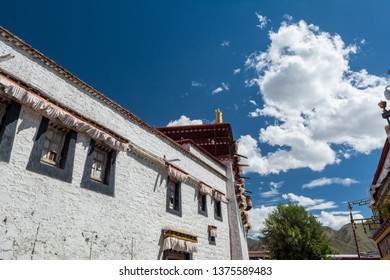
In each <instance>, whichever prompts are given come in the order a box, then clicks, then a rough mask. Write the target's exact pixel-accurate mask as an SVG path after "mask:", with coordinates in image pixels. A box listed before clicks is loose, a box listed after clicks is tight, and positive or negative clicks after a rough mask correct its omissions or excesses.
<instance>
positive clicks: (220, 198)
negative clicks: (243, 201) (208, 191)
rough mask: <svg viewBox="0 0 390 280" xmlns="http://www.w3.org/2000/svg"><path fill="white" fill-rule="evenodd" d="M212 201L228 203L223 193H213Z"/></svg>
mask: <svg viewBox="0 0 390 280" xmlns="http://www.w3.org/2000/svg"><path fill="white" fill-rule="evenodd" d="M214 199H215V200H216V201H222V202H228V198H227V197H226V195H224V194H223V193H220V192H219V191H215V192H214Z"/></svg>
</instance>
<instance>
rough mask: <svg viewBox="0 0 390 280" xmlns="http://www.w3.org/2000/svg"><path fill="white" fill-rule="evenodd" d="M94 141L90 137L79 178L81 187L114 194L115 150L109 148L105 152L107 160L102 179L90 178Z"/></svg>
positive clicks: (109, 194)
mask: <svg viewBox="0 0 390 280" xmlns="http://www.w3.org/2000/svg"><path fill="white" fill-rule="evenodd" d="M96 145H97V143H96V141H95V140H93V139H91V141H90V143H89V147H88V154H87V158H86V160H85V166H84V172H83V177H82V179H81V187H82V188H84V189H88V190H91V191H94V192H97V193H101V194H105V195H108V196H112V197H114V196H115V169H116V168H115V167H116V156H117V152H116V151H115V150H113V149H110V151H109V152H107V160H106V167H105V174H104V180H103V181H97V180H94V179H92V178H91V171H92V164H93V153H94V151H95V148H96Z"/></svg>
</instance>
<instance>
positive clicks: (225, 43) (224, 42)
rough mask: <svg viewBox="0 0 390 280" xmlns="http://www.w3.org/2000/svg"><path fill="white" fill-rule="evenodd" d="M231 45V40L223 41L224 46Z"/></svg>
mask: <svg viewBox="0 0 390 280" xmlns="http://www.w3.org/2000/svg"><path fill="white" fill-rule="evenodd" d="M229 45H230V41H226V40H225V41H222V43H221V46H222V47H228V46H229Z"/></svg>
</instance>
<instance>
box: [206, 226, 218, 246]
mask: <svg viewBox="0 0 390 280" xmlns="http://www.w3.org/2000/svg"><path fill="white" fill-rule="evenodd" d="M208 232H209V244H210V245H216V244H217V243H216V238H217V228H216V227H215V226H209V228H208Z"/></svg>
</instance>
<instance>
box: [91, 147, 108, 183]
mask: <svg viewBox="0 0 390 280" xmlns="http://www.w3.org/2000/svg"><path fill="white" fill-rule="evenodd" d="M108 153H109V151H108V150H107V149H105V148H104V147H102V146H99V145H96V148H95V150H94V151H93V153H92V169H91V179H93V180H96V181H99V182H105V181H106V170H107V157H108Z"/></svg>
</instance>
